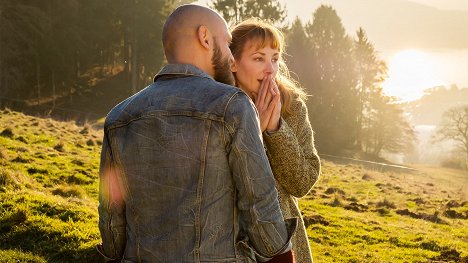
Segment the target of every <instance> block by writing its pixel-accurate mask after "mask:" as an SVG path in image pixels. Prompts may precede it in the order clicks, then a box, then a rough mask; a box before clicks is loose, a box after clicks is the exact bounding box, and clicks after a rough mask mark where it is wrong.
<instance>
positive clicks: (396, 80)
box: [382, 49, 444, 101]
mask: <svg viewBox="0 0 468 263" xmlns="http://www.w3.org/2000/svg"><path fill="white" fill-rule="evenodd" d="M439 73H440V72H439V70H438V69H437V65H436V63H435V60H434V59H432V58H431V57H430V56H429V55H428V54H427V53H425V52H422V51H419V50H414V49H410V50H404V51H401V52H398V53H397V54H395V55H394V56H393V57H392V58H391V59H390V61H389V62H388V79H387V80H385V82H384V83H383V84H382V86H383V88H384V91H385V93H386V94H387V95H390V96H396V97H399V98H400V99H402V100H403V101H411V100H415V99H418V98H419V97H421V96H422V95H423V91H424V90H425V89H428V88H432V87H435V86H438V85H443V84H444V83H443V82H442V81H441V78H440V75H439Z"/></svg>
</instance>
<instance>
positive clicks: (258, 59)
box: [254, 58, 263, 61]
mask: <svg viewBox="0 0 468 263" xmlns="http://www.w3.org/2000/svg"><path fill="white" fill-rule="evenodd" d="M254 60H255V61H263V58H254Z"/></svg>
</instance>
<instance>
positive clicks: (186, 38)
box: [162, 4, 234, 84]
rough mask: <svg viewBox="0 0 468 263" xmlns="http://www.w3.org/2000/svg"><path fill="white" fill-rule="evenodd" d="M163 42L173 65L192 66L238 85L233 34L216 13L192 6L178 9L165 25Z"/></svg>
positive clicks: (165, 51) (220, 79)
mask: <svg viewBox="0 0 468 263" xmlns="http://www.w3.org/2000/svg"><path fill="white" fill-rule="evenodd" d="M162 40H163V46H164V53H165V54H166V58H167V61H168V62H169V63H171V64H172V63H185V64H192V65H194V66H196V67H198V68H200V69H202V70H203V71H205V72H206V73H208V74H209V75H210V76H212V77H214V79H215V80H217V81H220V82H224V83H227V84H233V83H234V80H233V76H232V73H231V71H230V64H231V62H232V60H233V58H232V54H231V51H230V49H229V44H230V41H231V34H230V33H229V30H228V28H227V25H226V21H225V20H224V19H223V18H222V17H221V16H220V15H219V14H218V13H216V12H215V11H213V10H211V9H209V8H206V7H203V6H198V5H192V4H191V5H183V6H180V7H178V8H177V9H176V10H175V11H174V12H173V13H172V14H171V15H170V16H169V17H168V18H167V20H166V23H165V24H164V28H163V35H162Z"/></svg>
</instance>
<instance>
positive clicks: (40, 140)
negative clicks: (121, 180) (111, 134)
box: [0, 110, 101, 262]
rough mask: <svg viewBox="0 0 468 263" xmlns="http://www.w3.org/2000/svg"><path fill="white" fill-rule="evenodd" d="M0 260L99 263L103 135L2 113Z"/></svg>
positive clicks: (70, 126) (0, 140)
mask: <svg viewBox="0 0 468 263" xmlns="http://www.w3.org/2000/svg"><path fill="white" fill-rule="evenodd" d="M0 135H1V136H0V262H100V261H99V257H98V254H97V252H96V250H95V249H94V246H95V245H96V243H97V242H98V239H99V231H98V229H97V221H98V216H97V210H96V209H97V196H98V182H97V171H98V163H99V152H100V144H101V134H100V133H99V132H96V131H94V130H92V129H91V128H90V127H89V126H82V127H79V126H76V125H75V124H74V123H65V122H57V121H53V120H51V119H41V118H35V117H31V116H27V115H23V114H21V113H17V112H10V111H8V110H7V111H3V112H1V113H0Z"/></svg>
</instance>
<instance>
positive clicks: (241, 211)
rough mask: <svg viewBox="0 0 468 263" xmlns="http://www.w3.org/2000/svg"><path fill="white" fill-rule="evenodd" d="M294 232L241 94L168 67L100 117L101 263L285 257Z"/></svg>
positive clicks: (189, 69) (195, 72)
mask: <svg viewBox="0 0 468 263" xmlns="http://www.w3.org/2000/svg"><path fill="white" fill-rule="evenodd" d="M294 228H295V222H292V223H291V224H286V223H285V222H284V220H283V216H282V214H281V211H280V208H279V204H278V200H277V191H276V189H275V182H274V179H273V174H272V171H271V169H270V166H269V163H268V159H267V156H266V154H265V150H264V148H263V144H262V139H261V133H260V128H259V122H258V117H257V114H256V111H255V109H254V106H253V104H252V102H251V100H250V99H249V98H248V97H247V95H246V94H245V93H243V92H242V91H241V90H239V89H237V88H234V87H232V86H228V85H224V84H221V83H219V82H216V81H214V80H213V79H212V78H211V77H210V76H208V75H207V74H206V73H204V72H203V71H201V70H200V69H198V68H196V67H194V66H192V65H182V64H172V65H167V66H166V67H164V68H163V69H162V70H161V71H160V72H159V73H158V75H157V76H156V77H155V82H154V83H153V84H151V85H149V86H148V87H146V88H145V89H143V90H142V91H140V92H139V93H137V94H135V95H134V96H132V97H130V98H128V99H126V100H125V101H123V102H121V103H120V104H119V105H117V106H116V107H115V108H114V109H113V110H112V111H111V112H110V113H109V114H108V116H107V118H106V122H105V128H104V141H103V147H102V153H101V167H100V189H99V229H100V231H101V236H102V245H100V246H98V249H99V250H100V252H101V254H103V255H104V257H105V258H106V259H107V260H118V261H121V262H255V260H256V258H257V259H258V258H262V257H264V258H265V257H266V258H269V257H272V256H273V255H275V254H278V253H279V252H282V251H284V250H285V248H286V247H287V246H288V245H289V239H290V237H291V234H292V232H293V231H294Z"/></svg>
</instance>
